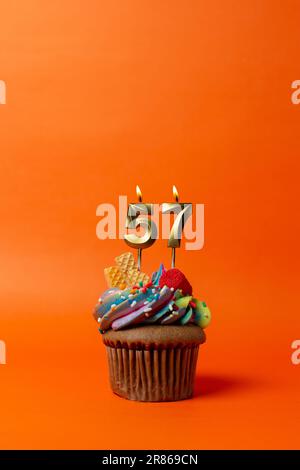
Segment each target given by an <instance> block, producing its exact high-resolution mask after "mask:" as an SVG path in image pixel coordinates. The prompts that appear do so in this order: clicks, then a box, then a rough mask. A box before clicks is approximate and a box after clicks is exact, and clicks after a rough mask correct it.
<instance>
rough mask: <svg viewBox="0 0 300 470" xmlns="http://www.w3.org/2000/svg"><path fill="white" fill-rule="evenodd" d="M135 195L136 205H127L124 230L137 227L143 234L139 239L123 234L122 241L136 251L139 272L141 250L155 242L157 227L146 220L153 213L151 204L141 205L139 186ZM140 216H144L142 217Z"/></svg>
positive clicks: (133, 234) (133, 235)
mask: <svg viewBox="0 0 300 470" xmlns="http://www.w3.org/2000/svg"><path fill="white" fill-rule="evenodd" d="M136 194H137V197H138V203H133V204H129V206H128V212H127V218H126V229H137V228H139V227H141V228H143V229H144V234H143V235H142V236H141V237H139V236H137V234H136V233H126V234H124V240H125V242H126V243H127V245H129V246H130V247H131V248H135V249H137V250H138V269H139V270H141V264H142V250H143V249H146V248H149V247H150V246H151V245H153V243H154V242H155V240H156V238H157V227H156V225H155V223H154V222H153V221H152V220H151V219H149V218H148V215H151V214H152V212H153V204H143V203H142V200H143V198H142V192H141V190H140V188H139V186H137V187H136ZM141 214H145V215H146V216H145V217H142V216H141Z"/></svg>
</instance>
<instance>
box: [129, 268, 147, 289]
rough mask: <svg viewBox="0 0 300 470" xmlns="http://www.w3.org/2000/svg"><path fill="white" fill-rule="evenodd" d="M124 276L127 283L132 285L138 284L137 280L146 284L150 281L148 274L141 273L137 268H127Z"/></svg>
mask: <svg viewBox="0 0 300 470" xmlns="http://www.w3.org/2000/svg"><path fill="white" fill-rule="evenodd" d="M126 276H127V283H128V284H129V285H132V286H134V285H136V284H138V283H139V282H142V283H143V284H147V283H148V282H149V281H150V277H149V276H148V274H145V273H142V272H141V271H138V270H137V269H129V270H128V271H127V273H126Z"/></svg>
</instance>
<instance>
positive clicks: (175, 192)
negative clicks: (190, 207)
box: [173, 185, 179, 202]
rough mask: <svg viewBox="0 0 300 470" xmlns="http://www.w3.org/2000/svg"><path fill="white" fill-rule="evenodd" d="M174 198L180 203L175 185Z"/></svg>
mask: <svg viewBox="0 0 300 470" xmlns="http://www.w3.org/2000/svg"><path fill="white" fill-rule="evenodd" d="M173 196H174V199H175V201H176V202H178V201H179V195H178V191H177V188H176V186H175V185H173Z"/></svg>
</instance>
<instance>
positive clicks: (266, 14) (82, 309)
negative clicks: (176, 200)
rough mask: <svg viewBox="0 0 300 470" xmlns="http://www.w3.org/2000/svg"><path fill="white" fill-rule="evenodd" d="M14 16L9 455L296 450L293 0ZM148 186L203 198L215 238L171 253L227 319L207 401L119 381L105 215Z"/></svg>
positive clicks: (5, 154) (61, 0) (7, 184)
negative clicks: (112, 344) (109, 331)
mask: <svg viewBox="0 0 300 470" xmlns="http://www.w3.org/2000/svg"><path fill="white" fill-rule="evenodd" d="M0 10H1V11H0V14H1V28H0V79H1V80H5V81H6V84H7V104H6V106H0V133H1V137H0V179H1V185H0V194H1V199H0V200H1V230H0V260H1V262H0V276H1V278H0V286H1V292H0V303H1V305H0V312H1V314H0V339H2V340H4V341H5V342H6V345H7V365H5V366H0V403H1V406H0V409H1V411H0V413H1V417H0V446H1V448H10V449H14V448H25V449H27V448H72V449H76V448H102V449H105V448H110V449H115V448H120V449H131V448H148V449H149V448H170V449H172V448H183V449H184V448H186V449H188V448H209V449H214V448H297V447H299V420H300V409H299V385H300V384H299V378H300V366H298V367H297V366H293V365H292V364H291V360H290V356H291V353H292V350H291V343H292V341H293V340H294V339H299V337H300V320H299V307H300V302H299V295H298V293H297V290H299V278H298V265H299V250H298V240H299V213H298V212H297V210H296V202H297V199H298V198H299V189H298V188H299V176H298V174H297V173H298V171H299V150H298V149H299V123H300V106H296V105H292V103H291V92H292V90H291V83H292V82H293V81H294V80H297V79H299V78H300V66H299V40H300V33H299V31H300V29H299V26H300V5H299V2H298V1H297V0H293V1H291V0H287V1H285V2H282V1H281V0H264V1H262V0H251V1H250V0H247V1H243V2H241V1H240V0H228V1H226V2H225V1H222V0H214V1H186V2H181V1H179V0H178V1H174V0H173V1H161V0H159V1H158V0H157V1H155V0H151V1H150V0H149V1H148V0H145V1H139V0H135V1H132V0H127V1H122V0H106V1H96V0H89V1H79V0H72V1H71V0H54V1H52V2H40V1H38V0H26V1H25V0H11V1H9V2H2V3H1V7H0ZM136 184H139V185H140V187H141V188H142V191H143V194H144V200H145V201H146V202H163V201H169V200H171V187H172V184H176V185H177V187H178V190H179V192H180V196H181V200H182V201H183V202H184V201H187V202H194V203H196V202H200V203H204V204H205V247H204V249H203V250H201V251H197V252H192V251H189V252H187V251H184V250H183V249H181V251H180V253H178V255H177V265H178V267H180V268H182V269H183V270H184V271H185V273H186V274H187V276H188V278H189V279H190V281H191V283H192V285H193V286H194V291H195V294H197V295H199V296H200V297H201V298H203V299H205V300H206V301H207V302H208V304H209V306H210V308H211V310H212V313H213V323H212V325H211V327H210V328H209V330H208V341H207V343H206V345H204V346H203V347H202V349H201V351H200V361H199V363H198V378H197V386H196V396H195V398H194V399H193V400H188V401H184V402H178V403H169V404H142V403H134V402H128V401H126V400H122V399H119V398H118V397H116V396H114V395H113V394H112V393H111V392H110V389H109V384H108V374H107V366H106V357H105V350H104V347H103V346H102V344H101V337H100V335H99V333H98V331H97V325H96V323H95V322H94V320H93V319H92V316H91V312H92V308H93V306H94V304H95V302H96V300H97V298H98V296H99V294H100V293H101V291H102V290H103V289H104V288H105V282H104V278H103V268H104V267H105V266H108V265H111V264H112V262H113V259H114V257H115V256H116V255H118V254H120V253H121V252H122V251H125V250H126V245H125V244H124V242H123V241H100V240H98V239H97V238H96V235H95V228H96V223H97V218H96V215H95V211H96V207H97V205H98V204H100V203H101V202H111V203H117V198H118V195H119V194H127V195H128V197H129V198H130V199H132V200H134V198H135V185H136ZM160 261H164V262H165V263H166V264H169V263H170V251H169V250H168V249H167V248H166V241H158V242H157V243H156V244H155V245H154V246H153V247H152V248H151V249H149V250H148V251H145V252H144V257H143V268H144V270H146V271H149V272H150V271H152V270H153V269H155V268H156V267H157V265H158V263H159V262H160Z"/></svg>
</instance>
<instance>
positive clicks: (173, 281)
mask: <svg viewBox="0 0 300 470" xmlns="http://www.w3.org/2000/svg"><path fill="white" fill-rule="evenodd" d="M163 286H167V287H169V288H171V287H174V290H176V289H181V290H182V293H183V295H192V292H193V288H192V286H191V284H190V283H189V281H188V280H187V278H186V277H185V275H184V274H183V273H182V272H181V271H179V269H176V268H172V269H168V271H164V272H163V273H162V275H161V278H160V280H159V287H163Z"/></svg>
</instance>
